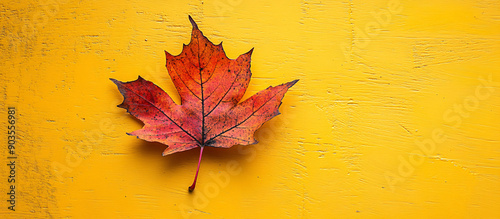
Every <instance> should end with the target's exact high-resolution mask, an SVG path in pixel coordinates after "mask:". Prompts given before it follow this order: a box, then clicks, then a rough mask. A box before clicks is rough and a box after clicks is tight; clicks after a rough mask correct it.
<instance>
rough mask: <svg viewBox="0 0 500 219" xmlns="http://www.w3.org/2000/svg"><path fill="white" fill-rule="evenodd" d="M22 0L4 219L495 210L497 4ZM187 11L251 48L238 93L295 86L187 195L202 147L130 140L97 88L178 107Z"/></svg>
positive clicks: (2, 57)
mask: <svg viewBox="0 0 500 219" xmlns="http://www.w3.org/2000/svg"><path fill="white" fill-rule="evenodd" d="M21 2H23V3H18V1H2V2H1V3H0V15H1V26H2V29H0V61H1V62H0V65H1V66H0V67H1V68H0V73H1V82H0V83H1V92H2V95H1V97H0V98H1V114H0V118H1V121H2V122H1V124H2V126H1V127H0V133H2V134H1V142H2V145H3V146H2V147H1V149H0V152H1V154H0V157H1V158H0V161H1V163H0V166H1V171H0V181H1V182H2V183H1V184H0V185H1V186H0V200H2V201H1V203H2V204H1V205H0V207H1V208H0V217H2V218H5V217H7V218H16V217H18V218H32V217H36V218H47V217H54V218H63V217H70V218H90V217H91V216H96V217H98V218H109V217H115V218H118V217H119V218H123V217H131V218H150V217H154V218H182V217H184V218H187V217H190V218H263V217H264V218H278V217H288V216H291V217H305V218H326V217H335V218H357V217H359V218H361V217H370V218H402V217H405V218H406V217H414V218H423V217H430V218H443V217H445V218H462V217H463V218H500V211H499V210H498V204H499V203H500V159H499V157H500V135H499V133H500V126H499V125H498V124H499V123H500V116H499V115H498V113H499V110H500V86H499V84H500V83H498V82H500V74H499V67H500V41H499V40H500V2H499V1H496V0H490V1H470V0H467V1H462V0H448V1H436V0H432V1H427V0H423V1H402V0H401V1H398V0H377V1H368V0H367V1H357V0H350V1H349V0H344V1H325V0H322V1H320V0H302V1H269V0H262V1H254V0H252V1H250V0H215V1H211V0H205V1H165V0H163V1H147V2H146V1H139V0H133V1H98V0H82V1H73V0H39V1H21ZM186 2H189V3H186ZM188 14H189V15H191V16H192V17H193V18H194V19H195V21H196V22H197V23H198V26H199V27H200V29H201V30H202V31H203V32H204V34H205V35H206V36H207V37H208V38H209V39H210V40H211V41H212V42H214V43H216V44H217V43H219V42H221V41H224V43H223V45H224V49H225V51H226V53H227V55H228V56H229V57H230V58H236V57H237V56H238V55H239V54H242V53H245V52H247V51H248V50H250V49H251V48H253V47H255V50H254V53H253V56H252V72H253V78H252V80H251V82H250V87H249V89H248V91H247V93H246V95H245V97H248V96H250V95H251V94H254V93H256V92H257V91H259V90H262V89H264V88H266V87H268V86H269V85H278V84H281V83H283V82H287V81H291V80H293V79H300V82H299V83H297V84H296V85H295V86H294V87H293V88H292V89H291V90H290V91H289V92H288V93H287V95H286V96H285V98H284V101H283V104H282V106H281V112H282V114H281V115H280V116H278V117H276V118H274V119H273V120H271V121H270V122H268V123H266V124H265V125H264V126H263V127H262V128H261V130H260V131H258V132H257V138H258V139H259V140H260V143H259V144H257V145H254V146H248V147H241V146H236V147H233V148H231V149H216V148H207V149H206V151H205V154H204V157H203V161H202V165H201V170H200V177H199V181H198V185H197V188H196V190H195V192H194V193H193V194H189V193H188V192H187V187H188V186H189V185H190V184H191V182H192V180H193V177H194V173H195V169H196V163H197V159H198V153H199V151H198V150H197V149H196V150H192V151H187V152H182V153H178V154H173V155H169V156H167V157H162V156H161V152H162V150H163V149H164V146H162V145H160V144H155V143H148V142H145V141H142V140H139V139H136V138H135V137H132V136H127V135H126V134H125V133H126V132H130V131H133V130H136V129H139V128H140V127H141V126H142V124H141V123H140V122H139V121H138V120H136V119H134V118H133V117H132V116H130V115H128V114H127V113H126V111H125V110H123V109H120V108H117V107H116V105H117V104H119V103H121V101H122V96H121V95H120V93H119V92H118V90H117V88H116V86H115V85H114V84H113V83H112V82H111V81H110V80H109V79H108V78H110V77H112V78H116V79H118V80H121V81H130V80H135V79H136V78H137V76H138V75H141V76H142V77H144V78H145V79H147V80H150V81H153V82H154V83H156V84H157V85H159V86H160V87H162V88H163V89H164V90H165V91H167V92H168V93H169V94H171V95H172V96H174V98H175V100H176V101H178V100H179V98H178V96H177V94H176V91H175V88H174V87H173V84H172V82H171V80H170V78H169V76H168V74H167V72H166V69H165V68H164V64H165V57H164V50H167V51H169V52H170V53H172V54H178V53H180V51H181V49H182V44H183V43H185V44H187V43H189V40H190V34H191V25H190V23H189V21H188V18H187V17H188ZM481 78H482V79H481ZM488 78H490V79H492V80H493V81H495V82H494V83H486V86H485V82H484V81H485V80H486V81H488ZM477 90H479V91H477ZM8 106H14V107H16V109H17V114H18V120H17V129H18V135H17V137H18V138H19V140H18V142H17V144H16V153H17V156H18V159H17V166H16V168H17V169H16V170H17V172H16V174H17V175H16V177H17V181H16V188H17V190H16V200H17V203H16V211H15V213H14V212H11V211H9V210H8V209H7V204H8V203H7V202H6V201H5V200H6V199H7V198H8V197H7V195H6V193H7V192H8V191H7V188H8V185H9V184H8V183H7V182H6V181H7V177H8V169H7V168H8V167H7V166H6V163H7V159H6V157H7V146H6V143H5V142H7V140H6V139H7V135H6V131H7V127H6V124H7V111H6V109H7V107H8ZM464 107H467V109H463V108H464ZM461 109H462V110H465V111H464V112H461V113H462V114H460V113H459V111H456V110H461ZM458 120H460V121H461V122H460V123H459V122H458ZM433 133H434V134H433ZM433 135H437V136H433ZM419 142H427V144H426V145H424V146H422V144H419ZM429 142H432V143H429Z"/></svg>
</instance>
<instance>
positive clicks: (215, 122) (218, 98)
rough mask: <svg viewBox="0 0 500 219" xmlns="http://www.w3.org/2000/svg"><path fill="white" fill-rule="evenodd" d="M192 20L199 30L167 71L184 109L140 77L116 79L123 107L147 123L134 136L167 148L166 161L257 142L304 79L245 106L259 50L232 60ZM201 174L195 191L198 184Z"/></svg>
mask: <svg viewBox="0 0 500 219" xmlns="http://www.w3.org/2000/svg"><path fill="white" fill-rule="evenodd" d="M189 20H190V21H191V24H192V25H193V30H192V33H191V42H190V43H189V44H188V45H184V47H183V49H182V52H181V54H179V55H177V56H173V55H171V54H170V53H168V52H166V51H165V55H166V60H167V64H166V67H167V70H168V73H169V75H170V77H171V78H172V81H173V83H174V85H175V87H176V88H177V91H178V92H179V95H180V98H181V104H180V105H178V104H176V103H175V102H174V101H172V98H170V96H169V95H168V94H167V93H166V92H164V91H163V90H162V89H161V88H160V87H158V86H156V85H155V84H153V83H152V82H150V81H147V80H144V79H143V78H142V77H140V76H139V78H138V79H137V80H135V81H130V82H120V81H118V80H115V79H111V80H112V81H113V82H114V83H115V84H116V85H117V86H118V89H119V90H120V92H121V94H122V95H123V97H124V100H123V103H121V104H120V105H118V107H121V108H124V109H126V110H127V111H128V112H129V113H130V114H132V115H133V116H135V117H136V118H138V119H139V120H141V121H142V122H143V123H144V127H143V128H142V129H139V130H136V131H133V132H131V133H128V134H129V135H134V136H137V137H138V138H140V139H143V140H146V141H150V142H160V143H163V144H165V145H167V146H168V147H167V148H166V149H165V151H164V152H163V155H164V156H165V155H168V154H172V153H176V152H180V151H185V150H189V149H193V148H196V147H199V148H200V157H199V161H201V157H202V154H203V148H204V147H205V146H210V147H220V148H229V147H232V146H233V145H250V144H255V143H257V141H256V140H255V138H254V132H255V131H256V130H257V129H258V128H259V127H261V126H262V124H263V123H264V122H266V121H268V120H269V119H271V118H273V117H274V116H276V115H278V114H279V111H278V107H279V106H280V105H281V100H282V98H283V96H284V95H285V93H286V92H287V91H288V89H289V88H290V87H292V86H293V85H294V84H295V83H297V81H298V80H294V81H291V82H288V83H285V84H281V85H278V86H275V87H268V88H267V89H265V90H262V91H260V92H258V93H257V94H255V95H253V96H251V97H250V98H248V99H247V100H245V101H243V102H241V103H239V102H240V100H241V98H242V97H243V95H244V94H245V91H246V89H247V87H248V83H249V82H250V77H251V75H252V73H251V72H250V56H251V55H252V51H253V49H252V50H250V51H249V52H247V53H245V54H243V55H240V56H239V57H238V58H237V59H234V60H232V59H229V58H228V57H227V56H226V54H225V52H224V50H223V49H222V43H221V44H219V45H214V44H213V43H212V42H210V41H209V40H208V39H207V38H206V37H205V36H204V35H203V33H202V32H201V31H200V30H199V29H198V26H197V25H196V23H195V22H194V21H193V19H192V18H191V16H190V17H189ZM199 165H200V162H198V170H199ZM198 170H197V171H196V176H195V180H194V182H193V185H192V186H191V187H190V189H189V190H190V191H192V190H194V187H195V185H196V179H197V176H198Z"/></svg>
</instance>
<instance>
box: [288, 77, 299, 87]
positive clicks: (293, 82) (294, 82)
mask: <svg viewBox="0 0 500 219" xmlns="http://www.w3.org/2000/svg"><path fill="white" fill-rule="evenodd" d="M297 82H299V79H295V80H293V81H290V82H288V83H289V87H292V86H293V85H295V84H296V83H297Z"/></svg>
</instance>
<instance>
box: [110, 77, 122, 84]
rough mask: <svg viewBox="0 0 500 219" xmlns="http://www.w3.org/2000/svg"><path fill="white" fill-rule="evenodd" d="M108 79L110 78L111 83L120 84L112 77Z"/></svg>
mask: <svg viewBox="0 0 500 219" xmlns="http://www.w3.org/2000/svg"><path fill="white" fill-rule="evenodd" d="M109 80H111V81H112V82H113V83H115V84H116V85H118V84H120V83H121V82H120V81H118V80H116V79H114V78H109Z"/></svg>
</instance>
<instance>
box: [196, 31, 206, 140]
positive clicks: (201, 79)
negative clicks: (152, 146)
mask: <svg viewBox="0 0 500 219" xmlns="http://www.w3.org/2000/svg"><path fill="white" fill-rule="evenodd" d="M197 41H198V69H199V71H200V89H201V145H200V147H202V148H203V146H205V97H204V95H203V75H202V71H203V67H201V58H200V53H201V50H200V38H199V37H198V38H197Z"/></svg>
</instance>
